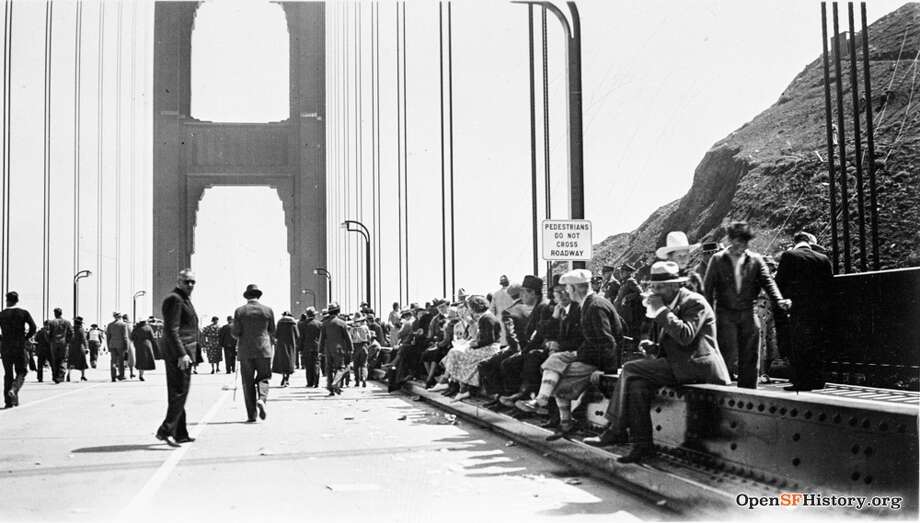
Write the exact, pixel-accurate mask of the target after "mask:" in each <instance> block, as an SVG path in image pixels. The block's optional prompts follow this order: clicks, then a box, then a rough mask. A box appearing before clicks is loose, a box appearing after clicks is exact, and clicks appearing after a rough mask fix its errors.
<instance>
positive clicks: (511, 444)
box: [505, 441, 517, 447]
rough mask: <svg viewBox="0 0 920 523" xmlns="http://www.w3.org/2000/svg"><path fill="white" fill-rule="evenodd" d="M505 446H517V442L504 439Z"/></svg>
mask: <svg viewBox="0 0 920 523" xmlns="http://www.w3.org/2000/svg"><path fill="white" fill-rule="evenodd" d="M505 446H506V447H517V443H515V442H513V441H506V442H505Z"/></svg>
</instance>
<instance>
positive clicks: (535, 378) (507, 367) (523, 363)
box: [501, 349, 549, 395]
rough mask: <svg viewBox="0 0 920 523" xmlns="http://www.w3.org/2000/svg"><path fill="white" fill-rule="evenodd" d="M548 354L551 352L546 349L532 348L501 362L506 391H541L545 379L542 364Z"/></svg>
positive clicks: (512, 392)
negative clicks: (541, 383) (541, 384)
mask: <svg viewBox="0 0 920 523" xmlns="http://www.w3.org/2000/svg"><path fill="white" fill-rule="evenodd" d="M547 356H549V354H548V353H547V351H546V349H531V350H529V351H527V352H518V353H517V354H512V355H511V356H509V357H507V358H505V360H504V361H502V363H501V376H502V384H503V387H504V391H505V392H504V393H505V394H514V393H517V392H522V393H524V394H525V395H526V394H528V393H531V392H533V393H536V392H537V391H539V390H540V382H541V381H542V379H543V370H542V369H541V368H540V366H541V365H543V362H544V361H546V358H547Z"/></svg>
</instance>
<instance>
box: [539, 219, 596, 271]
mask: <svg viewBox="0 0 920 523" xmlns="http://www.w3.org/2000/svg"><path fill="white" fill-rule="evenodd" d="M591 254H592V253H591V222H590V221H588V220H543V259H544V260H547V261H566V260H568V261H575V260H590V259H591Z"/></svg>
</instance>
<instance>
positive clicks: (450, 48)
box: [447, 1, 457, 299]
mask: <svg viewBox="0 0 920 523" xmlns="http://www.w3.org/2000/svg"><path fill="white" fill-rule="evenodd" d="M452 31H453V24H452V20H451V3H450V2H449V1H448V2H447V115H448V118H447V121H448V125H449V127H448V128H447V137H448V144H449V147H448V149H449V150H450V156H449V159H450V293H451V296H453V297H454V298H455V299H456V297H457V271H456V259H457V256H456V254H457V252H456V245H455V243H454V240H455V236H454V39H453V32H452Z"/></svg>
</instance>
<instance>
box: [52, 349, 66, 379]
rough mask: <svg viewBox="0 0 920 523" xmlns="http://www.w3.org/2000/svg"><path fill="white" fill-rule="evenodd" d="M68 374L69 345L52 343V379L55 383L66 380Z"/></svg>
mask: <svg viewBox="0 0 920 523" xmlns="http://www.w3.org/2000/svg"><path fill="white" fill-rule="evenodd" d="M66 372H67V344H66V343H64V342H54V341H53V342H51V378H52V379H53V380H54V382H55V383H57V382H59V381H63V380H64V373H66Z"/></svg>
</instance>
